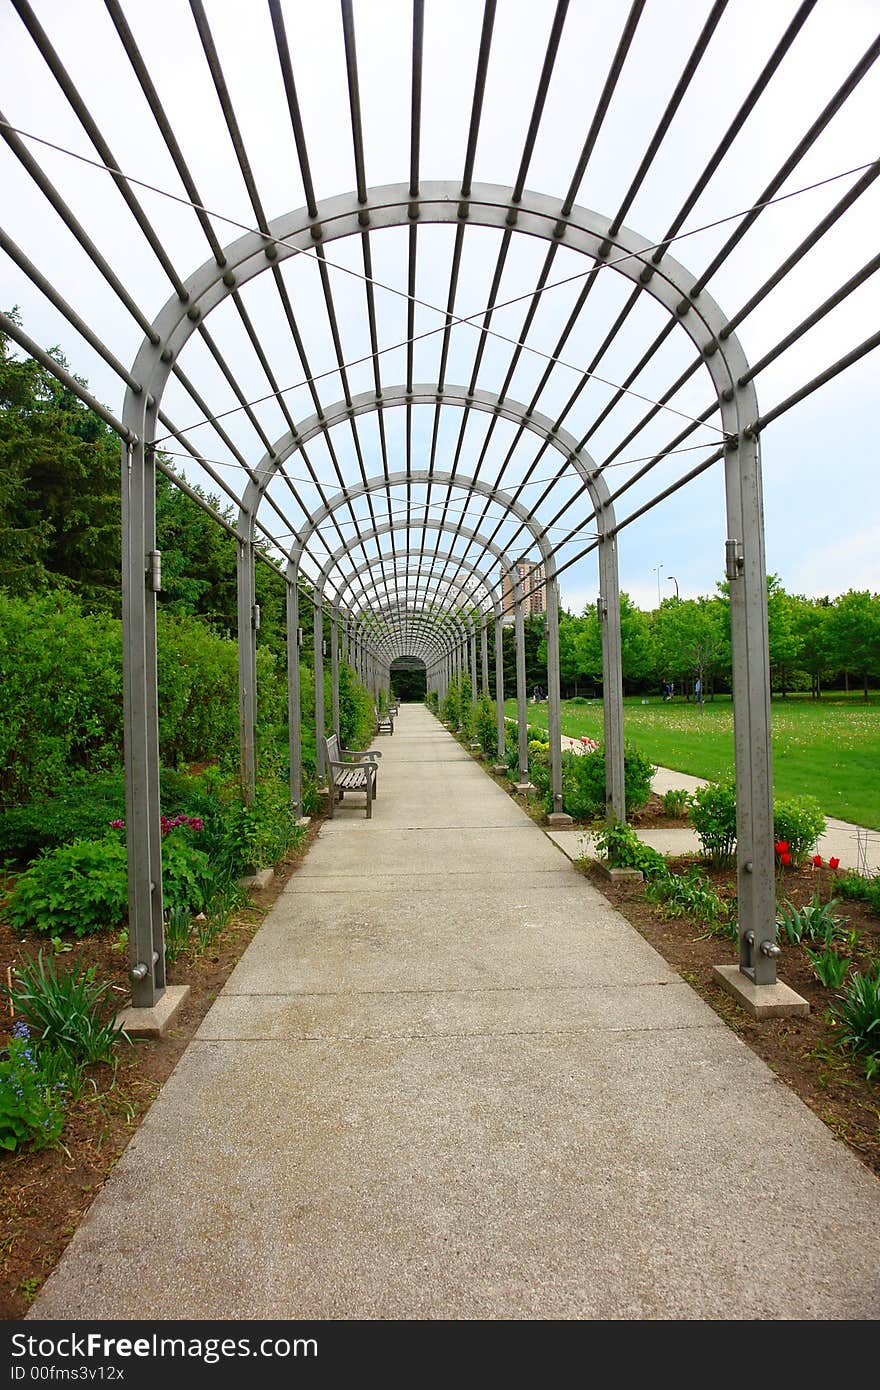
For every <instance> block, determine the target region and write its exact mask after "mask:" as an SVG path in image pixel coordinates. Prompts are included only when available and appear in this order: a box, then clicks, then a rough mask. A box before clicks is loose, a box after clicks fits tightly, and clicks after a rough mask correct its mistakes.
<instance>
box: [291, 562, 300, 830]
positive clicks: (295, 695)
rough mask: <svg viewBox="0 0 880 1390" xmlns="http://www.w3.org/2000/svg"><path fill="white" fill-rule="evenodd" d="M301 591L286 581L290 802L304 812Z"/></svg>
mask: <svg viewBox="0 0 880 1390" xmlns="http://www.w3.org/2000/svg"><path fill="white" fill-rule="evenodd" d="M299 642H300V626H299V590H298V588H297V584H296V575H295V574H294V575H293V577H292V578H290V577H288V580H287V737H288V743H289V748H290V802H291V805H292V806H293V807H294V809H295V810H296V813H297V815H299V816H301V815H302V809H303V795H302V696H301V691H300V671H299V663H300V647H299Z"/></svg>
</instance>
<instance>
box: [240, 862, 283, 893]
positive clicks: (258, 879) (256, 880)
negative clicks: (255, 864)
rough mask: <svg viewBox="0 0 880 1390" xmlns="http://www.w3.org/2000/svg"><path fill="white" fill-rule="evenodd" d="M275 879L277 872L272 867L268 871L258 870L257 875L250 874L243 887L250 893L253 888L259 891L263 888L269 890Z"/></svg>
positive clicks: (242, 883) (244, 880) (243, 881)
mask: <svg viewBox="0 0 880 1390" xmlns="http://www.w3.org/2000/svg"><path fill="white" fill-rule="evenodd" d="M274 877H275V870H274V869H273V868H272V867H271V866H270V867H269V868H268V869H258V870H257V872H256V873H255V874H248V876H247V878H243V879H242V880H241V886H242V888H244V889H247V890H248V891H250V889H252V888H255V889H257V891H259V890H260V889H261V888H268V887H269V884H270V883H271V882H272V880H273V878H274Z"/></svg>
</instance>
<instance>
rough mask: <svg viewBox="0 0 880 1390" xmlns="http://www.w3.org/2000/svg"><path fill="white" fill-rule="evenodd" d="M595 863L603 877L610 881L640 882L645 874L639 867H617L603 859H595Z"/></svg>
mask: <svg viewBox="0 0 880 1390" xmlns="http://www.w3.org/2000/svg"><path fill="white" fill-rule="evenodd" d="M596 863H597V865H598V867H599V872H600V873H601V874H602V876H603V878H607V879H608V880H609V882H610V883H642V882H643V881H644V877H645V875H644V874H643V873H642V871H641V869H618V868H616V867H615V866H614V865H613V864H606V863H605V861H604V860H603V859H597V860H596Z"/></svg>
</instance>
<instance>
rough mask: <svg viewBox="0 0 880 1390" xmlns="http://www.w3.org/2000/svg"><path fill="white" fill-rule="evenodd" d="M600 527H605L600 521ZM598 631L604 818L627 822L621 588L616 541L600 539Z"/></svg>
mask: <svg viewBox="0 0 880 1390" xmlns="http://www.w3.org/2000/svg"><path fill="white" fill-rule="evenodd" d="M599 522H600V526H601V525H602V524H603V522H602V517H601V516H600V518H599ZM598 611H599V628H600V632H601V636H602V695H603V700H602V716H603V721H604V728H605V815H606V819H607V820H608V821H609V822H612V821H625V820H626V792H625V782H624V767H623V758H624V743H623V649H622V645H621V640H620V587H619V580H618V574H617V541H616V539H615V537H614V536H605V535H603V536H601V537H600V540H599V603H598Z"/></svg>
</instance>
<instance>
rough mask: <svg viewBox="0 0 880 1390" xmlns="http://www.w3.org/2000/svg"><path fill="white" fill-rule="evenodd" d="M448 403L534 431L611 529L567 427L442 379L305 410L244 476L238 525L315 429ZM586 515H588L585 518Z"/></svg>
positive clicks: (610, 509)
mask: <svg viewBox="0 0 880 1390" xmlns="http://www.w3.org/2000/svg"><path fill="white" fill-rule="evenodd" d="M440 404H442V405H450V406H454V407H458V408H460V409H462V410H479V411H483V412H485V413H487V414H490V415H500V416H501V417H502V418H503V419H505V420H510V421H511V422H512V423H513V424H516V425H521V426H522V428H523V429H526V430H529V431H531V432H532V433H533V434H537V435H538V436H539V437H540V438H542V439H545V440H547V442H548V443H549V444H550V445H551V446H552V447H553V448H554V449H556V450H557V452H559V453H561V454H563V455H564V457H565V458H566V459H567V460H568V462H570V463H571V465H572V467H573V468H574V470H575V472H576V473H577V474H578V476H579V477H580V479H581V481H582V482H583V483H584V485H585V487H586V488H587V491H588V493H589V495H590V499H591V501H592V503H593V513H592V515H594V516H596V518H597V519H598V520H599V522H600V526H601V528H602V529H603V530H609V531H610V530H611V529H612V528H613V527H614V525H615V518H614V504H613V503H612V502H611V501H610V496H611V494H610V491H609V488H608V485H607V483H606V482H605V479H604V477H603V476H602V474H601V473H597V472H596V471H595V470H596V463H595V460H594V459H593V457H592V455H591V454H589V453H588V452H587V450H586V449H579V448H578V445H577V440H576V439H575V437H574V435H573V434H571V433H570V432H569V431H568V430H564V429H555V428H554V425H553V421H552V420H551V419H550V417H549V416H548V415H542V414H541V413H540V412H539V411H535V410H533V411H530V410H529V408H528V406H526V405H524V404H523V403H521V402H519V401H515V400H511V398H510V397H509V396H498V395H496V394H495V393H494V392H492V391H483V390H474V391H469V390H468V388H467V387H466V386H455V385H451V384H444V385H443V386H442V387H439V386H431V385H430V384H420V385H414V386H413V387H412V389H411V390H408V389H407V387H406V386H403V385H400V386H391V387H387V388H383V391H382V394H381V396H377V395H376V394H375V392H373V391H364V392H362V393H361V394H360V395H357V396H353V397H352V398H351V401H350V402H349V401H345V400H341V401H335V402H334V403H333V405H331V406H329V407H328V408H327V409H326V410H325V411H323V412H322V414H321V415H310V416H309V417H308V418H307V419H305V420H303V421H302V423H301V425H299V426H298V428H297V430H296V432H295V433H294V432H293V431H291V430H288V431H287V433H286V434H283V435H281V436H280V438H279V439H277V440H276V441H275V443H274V444H273V447H272V453H271V454H264V455H263V458H262V459H261V460H260V462H259V464H258V465H257V467H256V468H255V469H254V478H251V479H249V481H248V484H247V487H246V488H245V490H244V494H243V496H242V506H241V510H240V512H239V527H240V528H241V529H243V530H246V529H247V528H249V527H252V526H253V523H254V518H255V517H256V514H257V511H258V510H259V505H260V502H261V501H262V498H263V495H264V494H265V491H266V488H267V487H268V486H269V484H270V483H271V482H272V479H273V478H274V476H275V474H276V472H277V470H278V469H279V468H281V467H282V466H283V465H284V463H286V461H287V459H289V458H290V456H291V454H293V453H295V452H297V450H299V449H301V448H304V447H305V446H306V445H307V444H308V443H310V441H311V440H312V439H314V438H315V437H316V436H317V435H319V434H325V433H327V431H328V430H331V429H333V428H334V426H336V425H339V424H344V423H345V422H346V421H348V420H350V419H352V418H353V417H354V416H357V415H365V414H368V413H370V412H372V411H375V410H379V409H382V410H385V409H389V410H390V409H393V408H394V407H395V406H405V405H426V406H436V405H440ZM587 520H590V518H589V517H588V518H587Z"/></svg>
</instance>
